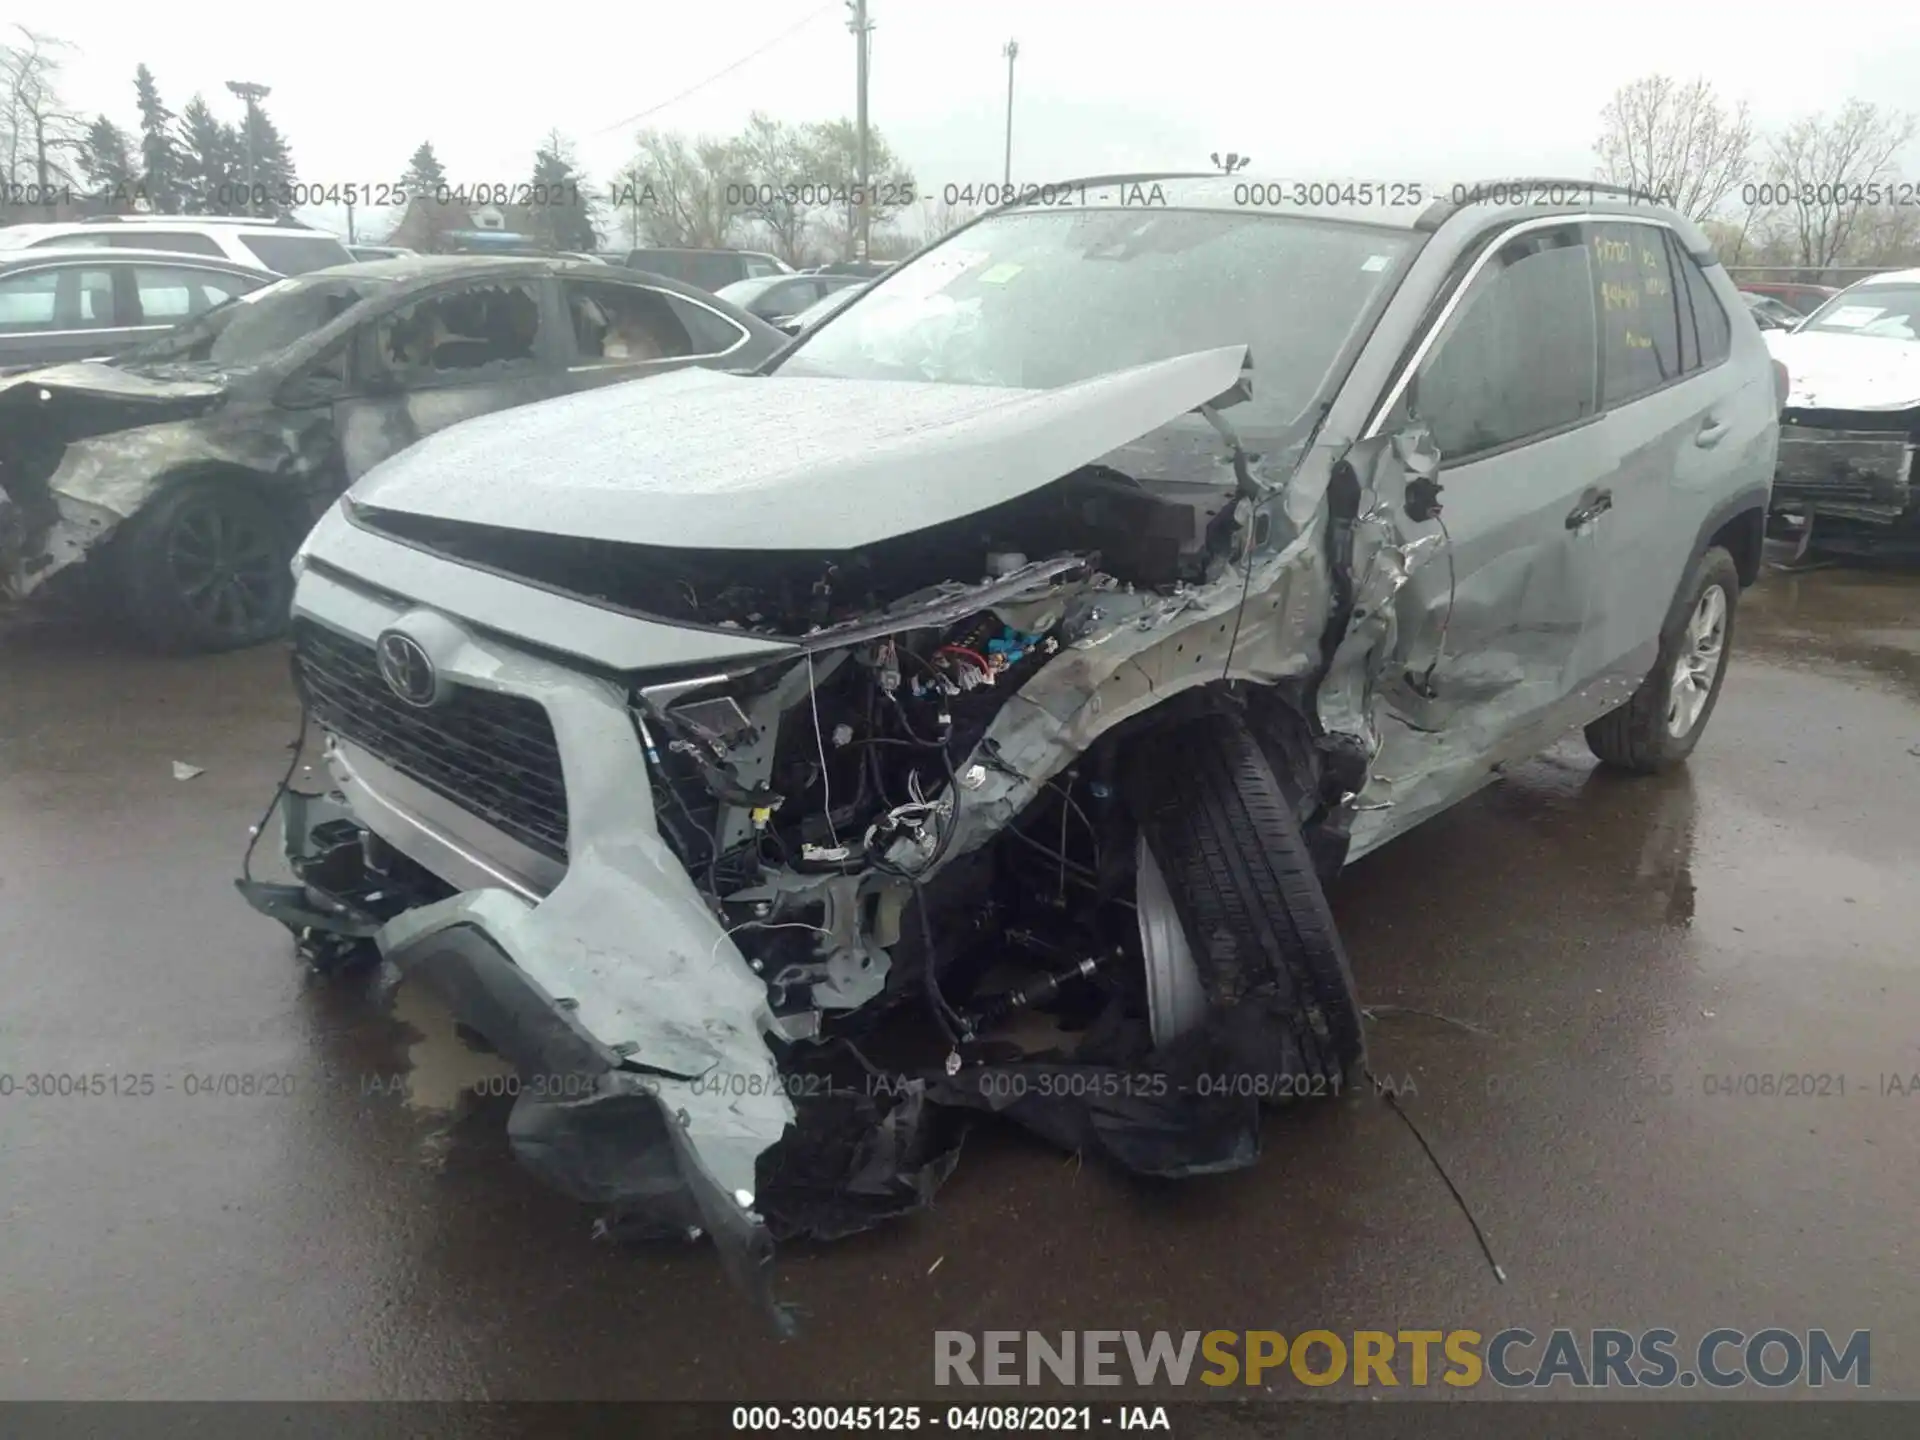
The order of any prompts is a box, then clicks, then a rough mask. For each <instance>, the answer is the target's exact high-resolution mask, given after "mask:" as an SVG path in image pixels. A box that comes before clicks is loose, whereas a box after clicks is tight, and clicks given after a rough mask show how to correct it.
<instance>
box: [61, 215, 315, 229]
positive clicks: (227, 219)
mask: <svg viewBox="0 0 1920 1440" xmlns="http://www.w3.org/2000/svg"><path fill="white" fill-rule="evenodd" d="M54 223H56V224H60V225H278V226H280V227H281V228H282V229H287V230H311V229H312V228H313V227H312V226H311V225H309V224H307V223H306V222H305V221H304V220H296V219H294V218H293V217H292V216H291V215H282V216H280V217H278V218H277V219H274V218H269V217H268V216H265V215H89V216H86V217H84V218H82V219H79V220H60V221H56V222H54Z"/></svg>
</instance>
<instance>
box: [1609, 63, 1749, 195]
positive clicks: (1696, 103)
mask: <svg viewBox="0 0 1920 1440" xmlns="http://www.w3.org/2000/svg"><path fill="white" fill-rule="evenodd" d="M1600 127H1601V128H1600V138H1599V139H1598V140H1596V141H1595V142H1594V147H1593V148H1594V151H1595V153H1597V154H1598V155H1599V157H1600V168H1601V172H1602V174H1603V175H1604V176H1605V178H1606V179H1607V180H1608V181H1610V182H1612V183H1613V184H1615V185H1629V186H1632V187H1633V188H1634V189H1637V190H1645V191H1648V192H1650V193H1651V194H1653V195H1656V196H1659V197H1660V198H1661V199H1663V200H1665V201H1666V202H1667V203H1668V204H1670V205H1672V206H1673V208H1674V209H1676V210H1678V211H1679V212H1680V213H1681V214H1683V215H1685V216H1686V217H1687V218H1688V219H1690V220H1696V221H1698V220H1705V219H1707V218H1708V217H1709V216H1711V215H1712V214H1713V213H1714V212H1715V211H1716V210H1717V209H1718V208H1719V207H1720V204H1721V202H1722V201H1724V200H1725V199H1726V198H1727V196H1728V195H1729V194H1730V193H1731V192H1732V191H1733V189H1734V187H1735V186H1737V185H1738V184H1739V183H1740V182H1741V181H1742V180H1744V179H1746V178H1747V176H1748V175H1749V174H1750V173H1751V171H1752V154H1753V123H1752V121H1751V120H1749V119H1748V117H1747V106H1746V102H1745V101H1742V102H1740V103H1739V104H1737V105H1735V106H1733V107H1732V108H1731V109H1729V108H1728V107H1727V106H1726V105H1725V104H1723V103H1722V102H1721V99H1720V97H1719V95H1718V94H1717V93H1716V92H1715V91H1714V88H1713V86H1711V85H1710V84H1708V83H1707V82H1706V81H1705V80H1701V79H1696V80H1692V81H1689V82H1687V83H1684V84H1683V83H1682V82H1680V81H1678V80H1675V79H1673V78H1672V77H1671V76H1667V75H1648V76H1644V77H1642V78H1641V79H1638V80H1635V81H1634V82H1633V83H1632V84H1630V85H1623V86H1621V87H1620V88H1619V89H1618V90H1616V91H1614V92H1613V98H1612V99H1611V100H1609V101H1608V102H1607V104H1606V108H1605V109H1603V110H1602V111H1601V112H1600Z"/></svg>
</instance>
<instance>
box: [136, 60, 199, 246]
mask: <svg viewBox="0 0 1920 1440" xmlns="http://www.w3.org/2000/svg"><path fill="white" fill-rule="evenodd" d="M133 90H134V94H135V95H136V96H137V97H138V100H139V106H140V184H141V185H142V187H143V188H144V189H145V190H146V194H147V200H148V202H149V203H150V204H151V205H152V206H153V210H154V213H155V214H158V215H178V214H179V213H180V211H181V210H182V209H183V208H185V206H186V205H187V203H188V202H190V201H191V199H192V196H190V195H188V194H186V193H185V192H186V189H187V177H186V175H185V173H184V171H185V167H184V165H183V163H182V156H181V154H180V147H179V144H178V142H177V141H176V140H175V139H174V134H173V119H174V117H173V112H172V111H171V110H169V109H168V108H167V107H166V106H165V105H164V104H162V103H161V100H160V87H159V86H158V85H156V84H154V80H153V72H152V71H151V70H149V69H147V67H146V66H145V65H142V66H141V67H140V68H139V69H137V70H135V71H134V72H133Z"/></svg>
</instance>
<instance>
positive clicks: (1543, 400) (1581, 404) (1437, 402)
mask: <svg viewBox="0 0 1920 1440" xmlns="http://www.w3.org/2000/svg"><path fill="white" fill-rule="evenodd" d="M1592 270H1593V267H1592V265H1591V263H1590V261H1589V257H1588V247H1587V244H1586V239H1585V237H1584V236H1583V235H1582V234H1581V232H1580V228H1579V227H1578V226H1574V225H1569V226H1565V227H1560V228H1554V229H1548V230H1534V231H1530V232H1528V233H1527V234H1525V235H1520V236H1516V237H1515V238H1514V239H1512V240H1510V241H1508V242H1507V243H1506V244H1505V245H1503V246H1501V247H1500V250H1499V252H1498V254H1496V255H1495V256H1494V257H1493V258H1492V259H1491V260H1489V261H1488V262H1487V263H1486V264H1485V265H1484V266H1482V267H1481V270H1480V273H1479V274H1477V275H1476V276H1474V278H1473V280H1472V281H1471V283H1470V284H1469V285H1468V287H1467V291H1466V293H1465V295H1464V296H1462V298H1461V300H1460V303H1459V304H1458V306H1457V307H1456V308H1455V310H1454V313H1453V315H1452V317H1451V318H1450V319H1449V320H1448V321H1447V325H1446V328H1445V329H1444V330H1443V331H1442V332H1441V334H1440V338H1439V341H1438V343H1437V344H1436V345H1435V346H1434V348H1433V349H1432V350H1431V351H1430V352H1429V353H1428V355H1427V358H1426V359H1425V360H1424V361H1423V362H1422V363H1421V366H1420V369H1419V370H1418V371H1417V372H1416V373H1415V375H1414V380H1413V385H1412V386H1411V389H1410V399H1411V402H1412V410H1413V414H1414V415H1415V416H1416V417H1417V418H1419V419H1420V420H1422V421H1424V422H1425V423H1426V425H1427V427H1428V429H1429V430H1430V431H1431V432H1432V434H1433V439H1434V443H1435V444H1436V445H1438V446H1439V448H1440V453H1441V456H1442V458H1443V460H1444V461H1445V462H1446V463H1449V464H1458V463H1459V462H1461V461H1463V460H1468V459H1471V458H1472V457H1474V456H1476V455H1481V454H1484V453H1486V452H1487V451H1489V450H1497V449H1499V448H1501V447H1503V446H1507V445H1513V444H1516V443H1518V442H1520V441H1523V440H1528V439H1532V438H1534V437H1536V436H1540V435H1545V434H1547V433H1549V432H1551V431H1555V430H1560V429H1564V428H1565V427H1567V426H1569V425H1572V424H1576V423H1578V422H1579V421H1581V420H1584V419H1586V418H1588V417H1589V416H1591V415H1593V414H1595V413H1596V408H1597V407H1596V403H1595V398H1594V391H1595V383H1594V382H1595V373H1594V372H1595V364H1594V350H1595V346H1594V302H1593V295H1594V287H1593V274H1592Z"/></svg>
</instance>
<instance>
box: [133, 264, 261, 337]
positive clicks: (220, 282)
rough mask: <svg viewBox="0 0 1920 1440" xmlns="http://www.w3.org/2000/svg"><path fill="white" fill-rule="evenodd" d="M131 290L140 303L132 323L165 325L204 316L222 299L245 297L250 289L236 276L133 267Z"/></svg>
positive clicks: (250, 285) (171, 267)
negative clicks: (138, 313)
mask: <svg viewBox="0 0 1920 1440" xmlns="http://www.w3.org/2000/svg"><path fill="white" fill-rule="evenodd" d="M133 288H134V294H135V296H136V297H137V298H138V300H139V302H140V316H139V318H138V319H136V320H134V321H133V322H132V323H134V324H146V325H169V324H172V323H174V322H175V321H179V320H185V319H186V318H187V317H188V316H190V315H200V314H204V313H205V312H206V311H208V310H211V309H212V308H213V307H214V306H216V305H218V304H220V303H221V302H222V301H223V300H230V299H232V298H233V297H234V296H235V295H244V294H246V292H247V291H249V290H251V289H253V288H254V286H253V285H252V284H251V283H250V282H248V281H245V280H241V279H239V278H238V277H236V276H233V275H221V274H219V273H217V272H215V271H211V270H189V269H186V268H185V267H179V268H175V267H173V266H169V265H136V266H134V267H133Z"/></svg>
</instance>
